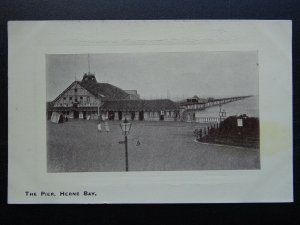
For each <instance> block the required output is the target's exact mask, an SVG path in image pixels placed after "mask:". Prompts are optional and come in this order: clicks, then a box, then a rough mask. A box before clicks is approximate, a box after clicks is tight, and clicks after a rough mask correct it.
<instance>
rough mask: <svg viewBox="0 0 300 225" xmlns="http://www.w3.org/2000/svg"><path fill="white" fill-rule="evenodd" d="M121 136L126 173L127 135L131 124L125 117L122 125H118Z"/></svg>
mask: <svg viewBox="0 0 300 225" xmlns="http://www.w3.org/2000/svg"><path fill="white" fill-rule="evenodd" d="M120 127H121V130H122V134H123V135H124V137H125V163H126V172H127V171H128V145H127V135H128V134H129V132H130V128H131V123H129V122H128V121H127V119H126V117H125V120H124V122H123V123H121V124H120Z"/></svg>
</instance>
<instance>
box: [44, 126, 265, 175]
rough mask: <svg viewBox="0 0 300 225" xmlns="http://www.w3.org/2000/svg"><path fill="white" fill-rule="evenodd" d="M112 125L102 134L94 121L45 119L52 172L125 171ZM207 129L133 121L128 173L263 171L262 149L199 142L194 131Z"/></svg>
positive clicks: (121, 148) (116, 128)
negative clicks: (261, 167)
mask: <svg viewBox="0 0 300 225" xmlns="http://www.w3.org/2000/svg"><path fill="white" fill-rule="evenodd" d="M109 126H110V132H105V131H102V132H98V131H97V122H96V121H84V120H71V121H69V122H67V123H62V124H53V123H51V122H50V121H47V135H48V137H47V148H48V149H47V162H48V163H47V165H48V172H110V171H124V170H125V151H124V148H125V147H124V144H122V143H121V144H120V143H119V142H120V141H123V140H124V136H123V135H122V133H121V129H120V121H109ZM204 126H207V124H199V123H186V122H165V121H163V122H145V121H136V122H133V124H132V128H131V132H130V135H129V136H128V152H129V171H178V170H234V169H259V168H260V161H259V150H258V149H251V148H242V147H231V146H222V145H214V144H205V143H197V142H196V141H195V137H194V135H193V131H194V130H195V129H196V128H201V127H204ZM138 141H139V143H140V145H138V144H137V143H138Z"/></svg>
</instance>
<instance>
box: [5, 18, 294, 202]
mask: <svg viewBox="0 0 300 225" xmlns="http://www.w3.org/2000/svg"><path fill="white" fill-rule="evenodd" d="M291 26H292V24H291V21H210V20H204V21H195V20H191V21H51V22H50V21H35V22H34V21H28V22H22V21H15V22H9V23H8V43H9V45H8V96H9V97H8V98H9V99H8V100H9V104H8V123H9V127H8V128H9V129H8V137H9V140H8V143H9V145H8V148H9V149H8V155H9V157H8V167H9V168H8V203H198V202H200V203H202V202H203V203H204V202H291V201H293V174H292V56H291V54H292V48H291V30H292V29H291ZM189 51H258V55H259V112H260V113H259V115H260V137H261V143H260V158H261V169H260V170H211V171H176V172H175V171H168V172H167V171H163V172H129V173H126V172H99V173H98V172H94V173H47V171H46V69H45V66H46V64H45V55H46V54H69V53H70V54H71V53H72V54H73V53H84V54H86V53H107V52H116V53H118V52H132V53H134V52H189ZM84 190H86V191H92V192H96V193H97V196H95V197H84V196H73V197H59V196H56V197H41V196H35V197H28V196H26V195H25V192H26V191H31V192H38V193H40V192H41V191H46V192H56V193H59V192H60V191H70V192H77V191H79V192H81V191H84Z"/></svg>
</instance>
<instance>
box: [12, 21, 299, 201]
mask: <svg viewBox="0 0 300 225" xmlns="http://www.w3.org/2000/svg"><path fill="white" fill-rule="evenodd" d="M291 27H292V24H291V21H251V20H248V21H243V20H241V21H237V20H234V21H230V20H226V21H222V20H216V21H211V20H202V21H201V20H185V21H180V20H178V21H30V22H29V21H27V22H25V21H13V22H9V23H8V43H9V46H8V51H9V57H8V85H9V86H8V91H9V95H8V96H9V106H8V115H9V116H8V122H9V129H8V130H9V149H8V151H9V152H8V153H9V159H8V167H9V168H8V203H11V204H28V203H32V204H35V203H36V204H40V203H44V204H47V203H49V204H53V203H58V204H60V203H74V204H80V203H95V204H98V203H111V204H114V203H232V202H292V201H293V173H292V171H293V165H292V161H293V158H292V156H293V154H292V152H293V148H292V141H293V140H292V138H293V137H292V54H291V53H292V48H291V35H292V33H291V32H292V29H291Z"/></svg>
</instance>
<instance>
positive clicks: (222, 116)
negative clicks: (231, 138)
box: [219, 103, 226, 125]
mask: <svg viewBox="0 0 300 225" xmlns="http://www.w3.org/2000/svg"><path fill="white" fill-rule="evenodd" d="M219 107H220V111H219V116H220V125H221V121H222V118H224V117H226V112H225V109H223V110H222V104H221V103H220V104H219Z"/></svg>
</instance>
